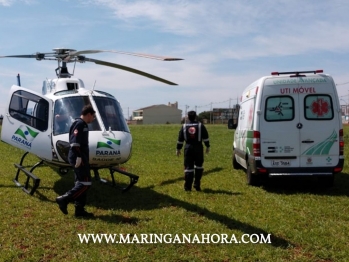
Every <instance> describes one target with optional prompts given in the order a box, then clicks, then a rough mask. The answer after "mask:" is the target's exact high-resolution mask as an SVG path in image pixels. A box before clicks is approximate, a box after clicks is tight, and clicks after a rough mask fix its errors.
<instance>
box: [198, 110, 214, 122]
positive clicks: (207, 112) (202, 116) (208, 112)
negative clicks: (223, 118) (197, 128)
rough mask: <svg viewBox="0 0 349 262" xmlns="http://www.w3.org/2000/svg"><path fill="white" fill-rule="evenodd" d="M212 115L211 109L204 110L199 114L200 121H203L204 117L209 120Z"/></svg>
mask: <svg viewBox="0 0 349 262" xmlns="http://www.w3.org/2000/svg"><path fill="white" fill-rule="evenodd" d="M210 116H211V112H210V111H204V112H201V113H200V114H199V115H198V119H199V121H202V119H207V120H208V121H210Z"/></svg>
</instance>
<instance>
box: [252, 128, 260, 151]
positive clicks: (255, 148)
mask: <svg viewBox="0 0 349 262" xmlns="http://www.w3.org/2000/svg"><path fill="white" fill-rule="evenodd" d="M252 148H253V155H254V156H255V157H256V156H257V157H258V156H261V133H260V132H258V131H253V140H252Z"/></svg>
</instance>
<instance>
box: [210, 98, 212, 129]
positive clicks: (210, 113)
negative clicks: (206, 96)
mask: <svg viewBox="0 0 349 262" xmlns="http://www.w3.org/2000/svg"><path fill="white" fill-rule="evenodd" d="M210 124H212V102H211V109H210Z"/></svg>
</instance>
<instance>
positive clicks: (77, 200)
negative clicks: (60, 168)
mask: <svg viewBox="0 0 349 262" xmlns="http://www.w3.org/2000/svg"><path fill="white" fill-rule="evenodd" d="M95 113H96V112H95V111H94V109H93V107H92V106H91V105H86V106H84V108H83V109H82V111H81V116H80V118H77V119H76V120H75V121H74V122H73V123H72V125H71V127H70V131H69V143H70V149H69V155H68V159H69V163H70V164H71V165H72V166H73V167H74V173H75V186H74V187H73V188H72V189H71V190H69V191H68V192H66V193H65V194H64V195H62V196H59V197H57V198H56V202H57V204H58V205H59V208H60V210H61V211H62V212H63V214H68V210H67V206H68V203H69V202H74V204H75V216H76V217H92V216H93V214H92V213H89V212H87V211H86V210H85V205H86V191H87V189H89V188H90V186H91V174H90V166H89V147H88V125H87V124H89V123H91V122H92V121H93V120H94V119H95V117H96V115H95Z"/></svg>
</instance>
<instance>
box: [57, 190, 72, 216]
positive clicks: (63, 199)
mask: <svg viewBox="0 0 349 262" xmlns="http://www.w3.org/2000/svg"><path fill="white" fill-rule="evenodd" d="M56 202H57V204H58V206H59V209H60V210H61V211H62V213H63V214H65V215H67V214H68V204H69V196H68V195H67V194H64V195H62V196H59V197H57V198H56Z"/></svg>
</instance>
